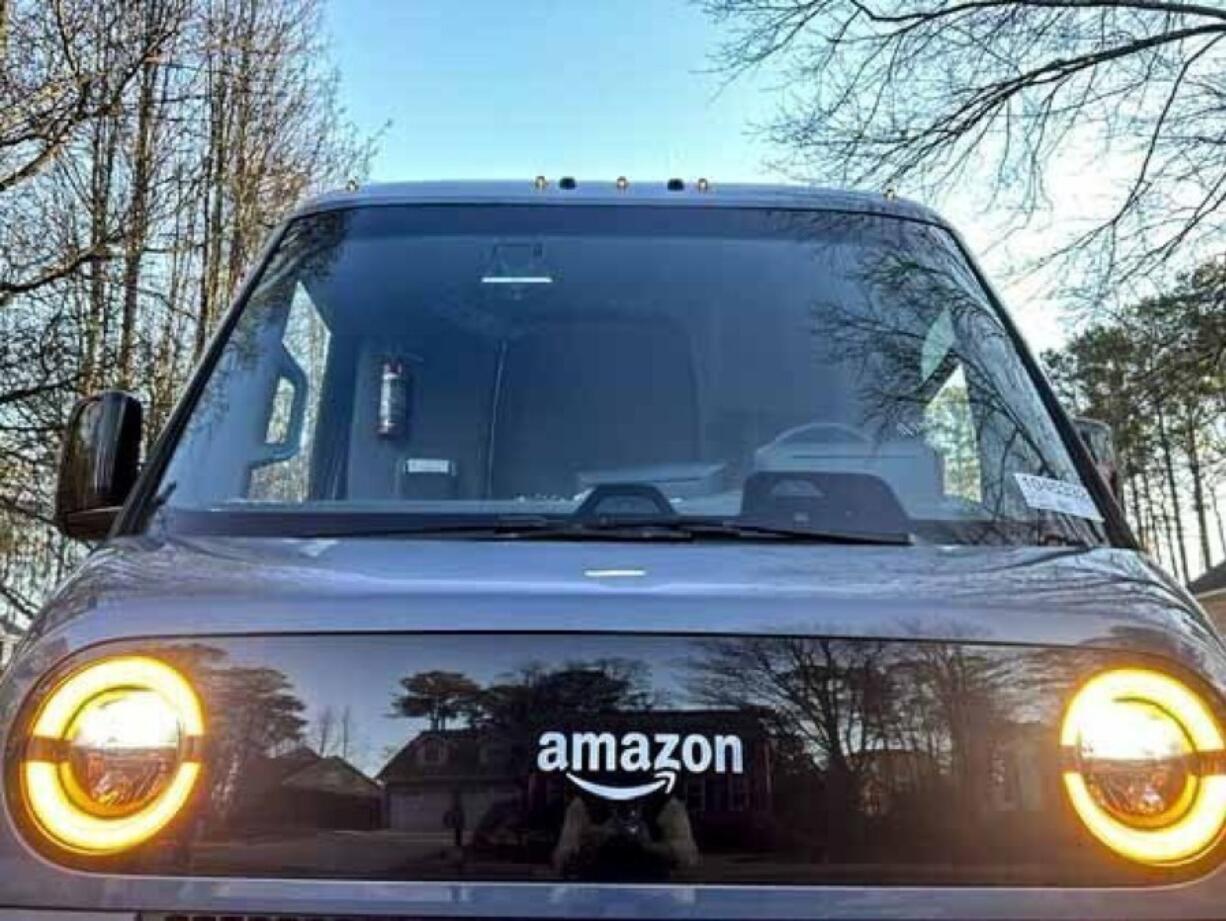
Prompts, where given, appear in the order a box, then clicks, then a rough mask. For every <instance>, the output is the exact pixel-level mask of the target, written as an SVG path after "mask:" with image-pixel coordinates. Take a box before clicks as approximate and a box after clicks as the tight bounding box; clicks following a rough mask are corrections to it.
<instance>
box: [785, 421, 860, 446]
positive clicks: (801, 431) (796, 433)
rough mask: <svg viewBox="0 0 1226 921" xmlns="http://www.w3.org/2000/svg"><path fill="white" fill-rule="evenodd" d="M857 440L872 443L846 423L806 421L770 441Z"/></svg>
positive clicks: (810, 442) (799, 442) (789, 442)
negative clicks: (814, 436)
mask: <svg viewBox="0 0 1226 921" xmlns="http://www.w3.org/2000/svg"><path fill="white" fill-rule="evenodd" d="M821 434H830V435H841V436H843V437H841V438H813V437H810V436H812V435H821ZM849 441H852V442H857V443H858V444H870V443H871V441H872V440H871V439H870V438H869V437H868V436H867V435H865V434H864V433H863V432H862V431H860V430H859V429H858V428H855V427H854V426H851V425H845V424H844V423H842V422H806V423H805V424H804V425H798V426H796V427H795V428H790V429H788V430H787V431H786V432H782V433H781V434H779V435H778V436H776V437H775V440H774V441H772V442H771V443H770V445H771V446H775V445H786V444H818V443H821V442H826V443H834V444H837V443H838V442H844V443H846V442H849Z"/></svg>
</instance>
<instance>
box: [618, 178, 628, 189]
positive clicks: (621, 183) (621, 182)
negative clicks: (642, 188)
mask: <svg viewBox="0 0 1226 921" xmlns="http://www.w3.org/2000/svg"><path fill="white" fill-rule="evenodd" d="M628 188H630V180H629V179H627V178H626V177H625V176H618V177H617V191H619V192H624V191H626V189H628Z"/></svg>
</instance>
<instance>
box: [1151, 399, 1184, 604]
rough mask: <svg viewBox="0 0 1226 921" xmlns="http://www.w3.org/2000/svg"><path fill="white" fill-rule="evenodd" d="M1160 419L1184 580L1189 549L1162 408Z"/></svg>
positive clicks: (1159, 438)
mask: <svg viewBox="0 0 1226 921" xmlns="http://www.w3.org/2000/svg"><path fill="white" fill-rule="evenodd" d="M1157 420H1158V442H1159V447H1160V448H1161V449H1162V466H1163V468H1164V470H1165V472H1166V485H1167V489H1168V490H1170V493H1171V518H1172V519H1173V521H1174V524H1175V544H1176V547H1177V549H1178V551H1179V555H1178V556H1177V557H1176V559H1175V562H1177V563H1178V564H1179V566H1178V568H1177V569H1176V573H1175V574H1176V575H1177V576H1179V577H1180V580H1181V581H1183V582H1185V583H1186V582H1187V581H1188V551H1187V548H1186V547H1185V546H1184V537H1183V518H1182V515H1181V514H1180V507H1181V506H1180V502H1179V486H1178V485H1177V484H1176V482H1175V461H1174V460H1173V459H1172V457H1171V440H1170V438H1169V437H1168V435H1167V429H1166V418H1165V417H1164V416H1163V414H1162V410H1161V409H1159V410H1158V412H1157Z"/></svg>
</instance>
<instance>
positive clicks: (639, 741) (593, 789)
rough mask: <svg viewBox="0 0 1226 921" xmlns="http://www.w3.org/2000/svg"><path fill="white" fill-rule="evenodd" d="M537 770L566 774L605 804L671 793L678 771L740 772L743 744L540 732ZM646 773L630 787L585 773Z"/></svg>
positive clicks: (721, 739)
mask: <svg viewBox="0 0 1226 921" xmlns="http://www.w3.org/2000/svg"><path fill="white" fill-rule="evenodd" d="M536 766H537V769H538V770H541V771H545V772H547V773H561V774H565V775H566V777H567V779H568V780H569V781H570V782H571V783H573V784H574V785H575V786H576V787H578V788H579V789H580V790H583V791H585V792H587V793H590V794H592V795H593V796H599V797H602V798H604V799H608V800H615V801H617V800H632V799H638V798H639V797H642V796H648V795H649V794H652V793H655V792H657V791H661V790H662V791H664V792H665V793H671V792H672V791H673V788H674V787H675V786H676V784H677V775H678V774H679V773H680V772H681V771H683V770H684V771H685V772H686V773H688V774H705V773H715V774H742V773H744V771H745V746H744V744H743V743H742V742H741V739H740V737H739V736H734V735H716V736H706V735H701V734H699V733H690V734H689V735H685V736H682V735H680V734H679V733H675V732H657V733H654V734H651V735H648V734H647V733H644V732H627V733H623V734H622V735H616V734H614V733H612V732H571V733H565V732H544V733H541V737H540V740H539V743H538V750H537V755H536ZM613 772H618V773H624V774H640V775H650V776H651V780H644V781H642V782H640V783H634V784H625V785H621V784H606V783H597V782H596V781H593V780H589V779H587V778H585V777H583V776H581V775H583V774H585V773H587V774H591V773H601V774H609V773H613Z"/></svg>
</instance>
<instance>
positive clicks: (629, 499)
mask: <svg viewBox="0 0 1226 921" xmlns="http://www.w3.org/2000/svg"><path fill="white" fill-rule="evenodd" d="M619 504H620V505H622V506H623V508H621V509H618V508H609V506H616V505H619ZM626 506H629V508H626ZM644 506H647V508H646V509H645V510H644ZM676 514H677V512H676V510H674V509H673V506H672V503H670V502H669V501H668V499H666V498H665V496H664V493H662V492H660V490H659V489H657V488H656V487H655V486H652V485H651V484H650V483H601V484H600V485H599V486H597V487H595V488H594V489H593V490H592V491H591V493H590V494H589V495H588V497H587V498H586V499H584V500H583V504H582V505H580V506H579V507H578V508H577V509H575V512H574V515H573V516H572V517H573V518H574V519H575V520H576V521H596V520H599V519H601V518H606V517H607V518H657V517H658V518H672V517H674V516H675V515H676Z"/></svg>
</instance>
